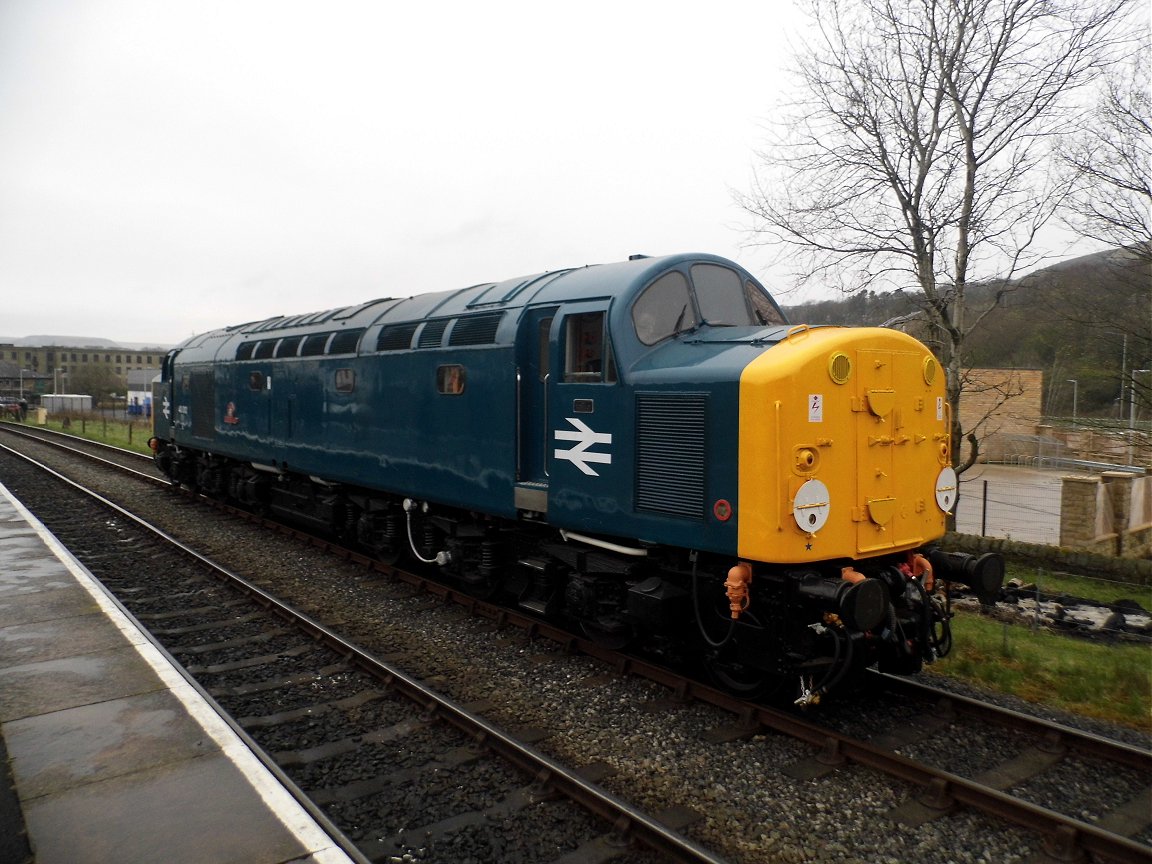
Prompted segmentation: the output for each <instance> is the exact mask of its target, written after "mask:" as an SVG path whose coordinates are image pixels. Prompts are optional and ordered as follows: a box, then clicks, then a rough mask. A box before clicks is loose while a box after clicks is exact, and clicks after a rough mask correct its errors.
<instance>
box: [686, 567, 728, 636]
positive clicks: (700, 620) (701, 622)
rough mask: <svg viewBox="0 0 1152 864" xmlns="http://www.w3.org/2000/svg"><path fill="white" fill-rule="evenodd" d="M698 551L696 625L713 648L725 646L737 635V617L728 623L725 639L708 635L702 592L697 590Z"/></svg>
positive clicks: (694, 577) (694, 575)
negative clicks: (702, 614) (702, 615)
mask: <svg viewBox="0 0 1152 864" xmlns="http://www.w3.org/2000/svg"><path fill="white" fill-rule="evenodd" d="M696 559H697V555H696V552H692V608H693V609H695V610H696V626H697V627H698V628H699V630H700V636H701V637H702V638H703V639H704V641H705V642H707V643H708V645H709V646H711V647H712V648H723V647H724V646H725V645H727V644H728V643H729V642H731V641H732V637H733V636H735V635H736V619H735V618H733V619H732V621H731V623H730V624H729V625H728V632H727V633H726V634H725V635H724V638H723V639H720V640H719V641H717V640H715V639H713V638H712V637H711V636H709V635H708V631H707V630H706V629H705V627H704V619H703V618H702V617H701V615H700V592H699V591H698V590H697V584H696V581H697V572H696Z"/></svg>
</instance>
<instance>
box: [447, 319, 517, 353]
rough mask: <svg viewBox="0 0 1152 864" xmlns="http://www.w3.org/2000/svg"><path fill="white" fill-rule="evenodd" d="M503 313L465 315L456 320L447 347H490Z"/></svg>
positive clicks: (494, 339)
mask: <svg viewBox="0 0 1152 864" xmlns="http://www.w3.org/2000/svg"><path fill="white" fill-rule="evenodd" d="M503 317H504V313H503V312H495V313H492V314H488V315H466V316H464V317H463V318H457V319H456V326H455V327H453V328H452V335H451V336H449V337H448V344H449V345H491V344H492V343H493V342H495V341H496V330H497V329H498V328H499V327H500V321H501V319H502V318H503Z"/></svg>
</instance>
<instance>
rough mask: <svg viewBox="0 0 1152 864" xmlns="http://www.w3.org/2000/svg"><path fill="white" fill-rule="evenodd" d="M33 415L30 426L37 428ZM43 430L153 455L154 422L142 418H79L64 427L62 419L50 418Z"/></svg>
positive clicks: (29, 418) (30, 415)
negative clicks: (151, 448) (151, 447)
mask: <svg viewBox="0 0 1152 864" xmlns="http://www.w3.org/2000/svg"><path fill="white" fill-rule="evenodd" d="M32 417H33V415H32V413H31V412H29V414H28V420H29V422H28V425H30V426H37V425H38V424H35V423H33V422H32ZM40 428H43V429H53V430H55V431H57V432H66V433H68V434H70V435H77V436H79V437H81V438H87V439H88V440H90V441H99V442H101V443H103V444H111V445H112V446H114V447H123V448H125V449H126V450H136V451H138V452H140V453H151V452H152V451H151V450H149V449H148V439H149V438H151V437H152V421H151V420H148V419H147V418H144V417H140V418H136V419H133V420H131V421H128V420H116V419H108V418H106V417H89V418H77V419H75V420H71V421H69V425H68V426H67V427H65V426H64V420H63V419H62V418H55V417H50V418H49V419H48V422H47V423H45V424H44V425H43V426H42V427H40Z"/></svg>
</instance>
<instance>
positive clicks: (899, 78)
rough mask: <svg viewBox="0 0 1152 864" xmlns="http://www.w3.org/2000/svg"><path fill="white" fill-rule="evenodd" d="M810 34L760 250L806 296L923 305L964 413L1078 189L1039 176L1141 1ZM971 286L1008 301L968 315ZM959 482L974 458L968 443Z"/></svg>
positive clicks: (820, 9) (880, 23) (814, 14)
mask: <svg viewBox="0 0 1152 864" xmlns="http://www.w3.org/2000/svg"><path fill="white" fill-rule="evenodd" d="M801 2H803V3H805V10H806V11H807V13H808V15H809V17H810V19H811V21H812V23H813V25H814V29H813V32H814V33H815V34H817V35H815V36H814V37H813V38H812V40H811V41H810V42H809V43H807V44H804V45H803V46H802V47H801V49H800V50H799V51H798V52H797V56H796V63H797V68H796V76H797V81H798V86H797V88H796V91H797V93H798V94H799V95H798V96H797V97H796V99H795V100H794V101H793V102H792V103H791V106H790V108H789V110H787V111H785V112H784V114H783V115H782V116H781V123H780V124H779V125H780V128H781V129H782V130H783V131H782V132H781V133H780V134H779V135H778V136H777V137H776V139H775V140H774V141H773V143H772V144H771V145H770V146H769V147H768V149H767V150H765V151H764V152H763V153H761V154H759V156H760V158H761V159H762V161H763V169H762V170H761V171H759V172H758V176H757V178H756V181H755V184H754V188H753V191H752V192H751V193H750V194H748V195H744V196H740V202H741V204H742V205H743V206H744V208H745V209H746V210H747V211H748V212H749V213H751V214H752V215H753V217H754V219H755V223H754V226H753V232H754V235H753V236H754V242H757V243H763V244H772V245H776V246H777V249H778V250H784V253H785V254H792V253H794V254H795V256H796V257H795V259H793V260H795V261H797V263H798V268H797V270H796V272H795V275H796V276H797V278H798V281H801V282H810V281H822V282H825V283H827V282H834V283H837V284H838V285H839V286H840V287H842V288H844V289H845V290H851V291H856V290H862V289H866V288H875V287H877V286H878V285H881V284H885V285H887V286H889V287H896V288H907V289H911V290H913V291H916V292H918V296H919V298H920V300H919V302H920V303H921V305H922V308H923V310H924V313H925V320H926V322H927V325H928V327H929V334H930V339H931V341H932V342H933V343H934V344H933V348H934V349H935V350H936V351H937V353H938V355H939V357H940V361H941V365H942V366H943V367H944V368H945V370H946V372H947V382H948V398H949V399H950V400H951V401H952V403H953V404H954V405H956V406H957V407H958V405H959V401H960V395H961V391H962V387H963V379H962V374H961V370H962V367H963V356H964V341H965V337H966V336H967V334H968V333H969V332H971V330H972V328H974V327H976V326H978V324H979V323H980V320H981V319H982V318H983V317H984V316H985V315H987V313H988V312H989V311H990V310H991V308H994V306H995V305H996V304H997V303H998V302H999V300H1000V299H1001V297H1002V296H1003V292H1004V291H1007V290H1010V288H1011V278H1012V277H1013V275H1014V274H1016V273H1017V272H1019V271H1020V270H1021V269H1023V268H1026V267H1028V266H1030V265H1032V264H1034V263H1036V262H1037V261H1039V260H1040V259H1041V257H1042V250H1040V249H1039V247H1038V245H1037V243H1036V239H1037V232H1038V231H1039V230H1040V228H1042V227H1043V226H1044V225H1046V224H1047V223H1048V222H1049V221H1050V220H1051V219H1052V217H1053V214H1054V212H1055V211H1056V209H1057V208H1058V207H1059V206H1060V204H1061V203H1062V201H1063V199H1064V198H1065V197H1066V196H1067V195H1068V194H1069V192H1070V190H1071V186H1070V184H1069V181H1068V180H1067V178H1066V177H1060V176H1059V175H1057V173H1056V172H1053V171H1051V170H1049V166H1050V164H1051V163H1050V155H1051V143H1052V141H1053V140H1054V139H1055V138H1056V137H1057V136H1059V135H1060V134H1061V133H1062V132H1065V131H1067V129H1068V126H1069V122H1068V121H1069V117H1071V116H1074V114H1075V106H1076V99H1077V98H1079V91H1081V89H1082V88H1084V87H1085V86H1086V85H1088V84H1090V83H1091V82H1093V81H1094V80H1095V79H1096V78H1098V77H1099V75H1100V73H1101V71H1102V70H1103V69H1105V68H1107V67H1108V66H1109V65H1110V64H1111V63H1113V62H1114V61H1115V60H1116V58H1117V56H1119V54H1120V53H1121V50H1122V48H1123V47H1124V45H1125V43H1126V40H1127V39H1128V38H1129V36H1128V32H1129V30H1128V22H1127V21H1126V19H1125V16H1126V14H1127V12H1128V10H1129V8H1130V7H1131V5H1132V3H1133V0H1087V2H1078V0H801ZM977 281H983V282H988V283H994V284H996V285H998V286H1000V287H999V288H998V289H997V291H996V292H993V295H992V296H993V300H992V301H991V305H985V307H984V308H982V309H972V308H969V304H968V302H967V289H968V286H969V285H970V284H974V283H975V282H977ZM953 418H954V428H953V445H954V446H953V454H954V458H955V459H956V461H957V463H958V465H959V467H960V469H961V470H963V469H964V468H967V467H968V466H969V465H971V464H972V463H973V462H974V461H975V460H976V457H977V455H978V441H977V438H976V437H975V435H968V441H969V442H970V447H969V452H968V454H967V456H966V458H964V459H961V458H960V446H959V445H960V442H961V435H962V433H963V430H961V429H960V426H959V419H958V418H959V411H958V410H955V411H954V412H953Z"/></svg>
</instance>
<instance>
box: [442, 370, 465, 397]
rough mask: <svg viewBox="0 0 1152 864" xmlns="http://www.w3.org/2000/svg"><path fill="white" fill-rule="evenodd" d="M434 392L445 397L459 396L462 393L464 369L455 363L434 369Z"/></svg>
mask: <svg viewBox="0 0 1152 864" xmlns="http://www.w3.org/2000/svg"><path fill="white" fill-rule="evenodd" d="M436 390H437V392H439V393H442V394H443V395H445V396H459V395H460V394H461V393H463V392H464V367H463V366H460V365H457V364H455V363H453V364H451V365H449V366H438V367H437V368H436Z"/></svg>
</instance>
